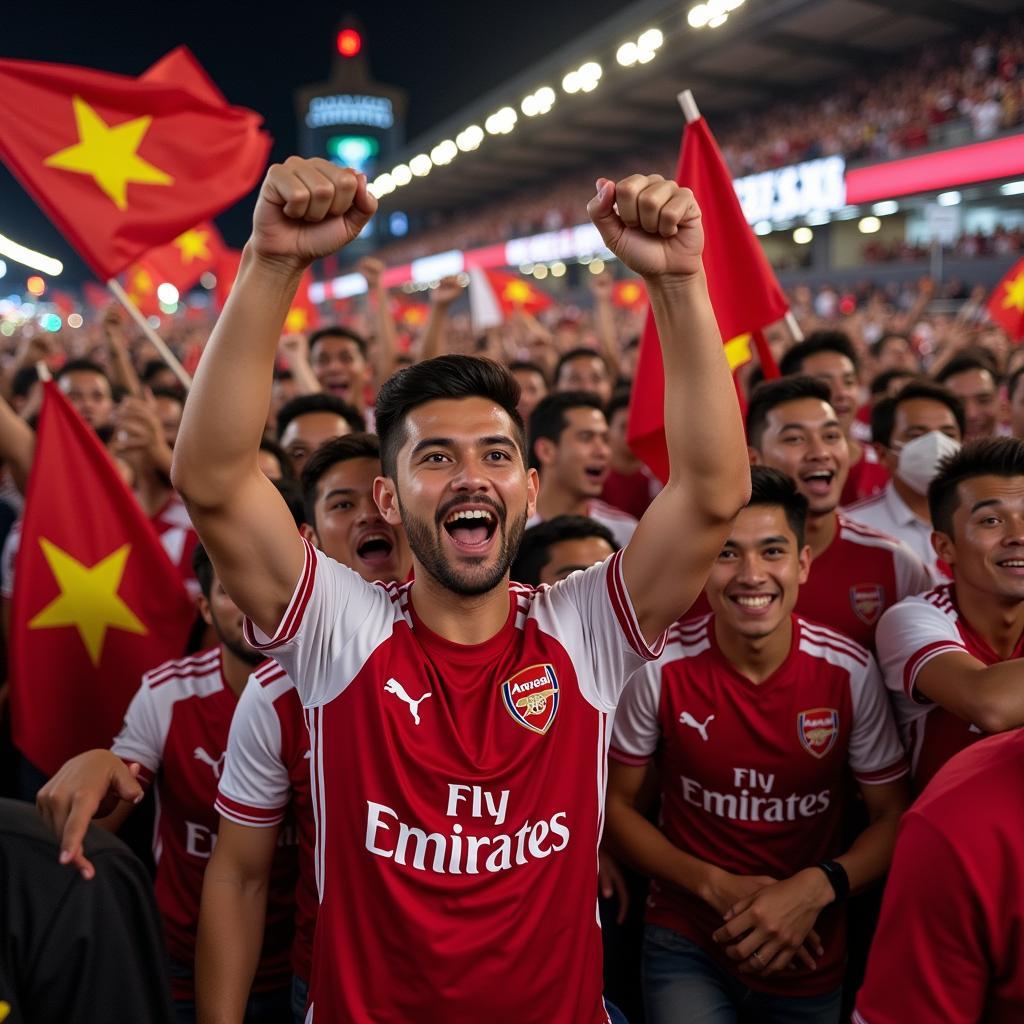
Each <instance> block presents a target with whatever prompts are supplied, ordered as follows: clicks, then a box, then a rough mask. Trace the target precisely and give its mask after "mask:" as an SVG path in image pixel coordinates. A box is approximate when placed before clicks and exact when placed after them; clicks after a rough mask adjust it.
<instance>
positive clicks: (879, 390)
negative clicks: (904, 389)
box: [868, 370, 914, 397]
mask: <svg viewBox="0 0 1024 1024" xmlns="http://www.w3.org/2000/svg"><path fill="white" fill-rule="evenodd" d="M913 376H914V374H912V373H911V372H910V371H909V370H883V371H882V372H881V373H876V374H875V376H874V377H872V378H871V383H870V384H869V385H868V391H869V392H870V393H871V395H872V397H874V396H876V395H884V394H885V393H886V392H887V391H888V390H889V385H890V384H891V383H892V382H893V381H894V380H898V379H899V378H900V377H913Z"/></svg>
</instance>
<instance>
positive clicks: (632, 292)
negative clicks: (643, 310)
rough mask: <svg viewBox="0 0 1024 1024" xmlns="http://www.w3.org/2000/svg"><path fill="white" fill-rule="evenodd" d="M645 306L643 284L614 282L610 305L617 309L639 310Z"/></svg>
mask: <svg viewBox="0 0 1024 1024" xmlns="http://www.w3.org/2000/svg"><path fill="white" fill-rule="evenodd" d="M646 304H647V289H646V288H645V287H644V286H643V282H641V281H635V280H629V281H616V282H615V284H614V286H613V287H612V305H615V306H618V307H619V309H640V307H641V306H645V305H646Z"/></svg>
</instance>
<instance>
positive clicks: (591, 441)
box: [526, 391, 637, 547]
mask: <svg viewBox="0 0 1024 1024" xmlns="http://www.w3.org/2000/svg"><path fill="white" fill-rule="evenodd" d="M529 427H530V429H529V438H530V465H531V466H532V467H533V468H534V469H536V470H537V472H538V474H539V478H540V494H539V495H538V496H537V510H536V512H535V513H534V514H533V515H532V516H531V517H530V518H529V520H528V521H527V523H526V525H527V526H536V525H537V524H538V523H541V522H543V521H544V520H546V519H552V518H553V517H554V516H589V517H590V518H591V519H595V520H597V522H599V523H601V524H602V525H603V526H607V527H608V529H609V530H611V532H612V536H613V537H614V538H615V543H616V544H618V545H619V547H624V546H625V545H626V544H628V543H629V539H630V537H632V536H633V531H634V530H635V529H636V524H637V520H636V519H634V518H633V517H632V516H631V515H630V514H629V513H628V512H623V511H622V510H621V509H617V508H612V506H611V505H608V504H606V503H605V502H603V501H601V491H602V489H603V488H604V483H605V480H607V479H608V473H609V471H610V469H611V465H612V449H611V445H610V443H609V439H608V420H607V419H605V415H604V403H603V402H602V401H601V399H600V398H598V396H597V395H595V394H593V392H590V391H556V392H553V393H552V394H550V395H546V396H545V397H544V398H542V399H541V400H540V402H538V403H537V407H536V408H535V409H534V410H533V412H532V413H531V414H530V424H529Z"/></svg>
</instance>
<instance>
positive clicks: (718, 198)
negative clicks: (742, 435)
mask: <svg viewBox="0 0 1024 1024" xmlns="http://www.w3.org/2000/svg"><path fill="white" fill-rule="evenodd" d="M676 181H677V182H678V183H679V184H680V185H685V186H686V187H687V188H690V189H692V190H693V194H694V196H695V197H696V199H697V202H698V203H699V204H700V209H701V218H702V221H703V224H704V269H705V271H706V272H707V278H708V291H709V292H710V293H711V305H712V306H713V307H714V310H715V319H716V320H717V321H718V329H719V331H721V334H722V341H723V342H724V343H725V346H726V351H727V354H729V361H730V365H731V366H732V369H733V370H734V371H735V370H736V369H737V368H738V366H740V365H742V363H743V362H744V361H746V359H745V358H744V356H745V357H746V358H749V342H750V337H751V336H753V335H755V334H756V332H757V331H759V330H760V329H762V328H764V327H766V326H767V325H768V324H771V323H774V322H775V321H777V320H781V319H782V317H783V316H785V314H786V310H787V309H788V304H787V302H786V297H785V295H784V294H783V292H782V288H781V287H780V285H779V282H778V281H777V280H776V278H775V273H774V271H773V270H772V268H771V265H770V264H769V263H768V260H767V258H766V257H765V255H764V250H763V249H762V248H761V245H760V243H759V242H758V240H757V236H756V235H755V234H754V232H753V231H752V230H751V229H750V225H749V224H747V221H746V218H745V217H744V216H743V210H742V208H741V207H740V201H739V199H738V198H737V196H736V191H735V189H734V188H733V185H732V176H731V175H730V174H729V168H728V167H727V166H726V164H725V160H724V159H723V158H722V154H721V152H720V151H719V149H718V144H717V143H716V142H715V139H714V136H713V135H712V134H711V132H710V130H709V129H708V126H707V124H706V123H705V121H704V118H702V117H700V118H698V119H697V120H696V121H693V122H691V123H690V124H688V125H687V126H686V130H685V132H684V133H683V145H682V149H681V151H680V154H679V166H678V169H677V171H676ZM744 336H747V341H746V342H743V341H742V339H743V337H744ZM755 340H756V339H755ZM760 348H761V346H759V350H760ZM764 351H765V353H766V354H767V346H764ZM766 358H767V355H766ZM765 372H766V374H767V375H768V376H773V375H776V374H777V373H778V370H777V369H776V367H775V366H774V364H772V365H770V366H766V367H765ZM664 414H665V377H664V368H663V365H662V361H661V345H660V344H659V342H658V331H657V328H656V327H655V325H654V315H653V314H652V313H648V314H647V323H646V326H645V327H644V333H643V338H642V339H641V341H640V354H639V357H638V360H637V370H636V380H635V381H634V383H633V396H632V400H631V402H630V407H629V425H628V427H627V439H628V441H629V446H630V447H631V448H632V449H633V451H634V452H635V453H636V454H637V456H638V457H639V458H641V459H643V461H644V462H645V463H647V465H648V466H649V467H650V469H651V470H652V472H654V473H655V475H656V476H658V477H659V478H660V479H661V480H667V479H668V470H669V466H668V451H667V449H666V447H665V423H664Z"/></svg>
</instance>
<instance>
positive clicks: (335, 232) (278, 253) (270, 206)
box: [252, 156, 377, 270]
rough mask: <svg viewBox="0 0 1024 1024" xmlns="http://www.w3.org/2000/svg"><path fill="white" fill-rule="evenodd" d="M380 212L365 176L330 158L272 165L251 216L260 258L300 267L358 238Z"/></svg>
mask: <svg viewBox="0 0 1024 1024" xmlns="http://www.w3.org/2000/svg"><path fill="white" fill-rule="evenodd" d="M376 210H377V200H376V199H375V198H374V197H373V196H372V195H371V194H370V193H369V192H368V191H367V188H366V175H365V174H357V173H356V172H355V171H352V170H349V169H348V168H347V167H339V166H338V165H337V164H332V163H331V162H330V161H329V160H322V159H321V158H319V157H314V158H312V159H310V160H303V159H302V158H300V157H297V156H290V157H289V158H288V159H287V160H285V162H284V163H283V164H273V165H272V166H271V168H270V170H269V171H267V176H266V178H265V179H264V181H263V187H262V188H261V189H260V195H259V199H257V201H256V211H255V213H254V214H253V219H252V248H253V251H254V252H255V254H256V255H257V256H260V257H263V258H265V259H268V260H273V261H276V262H279V263H283V264H285V265H288V266H291V267H293V268H295V269H298V270H302V269H305V268H306V267H307V266H309V264H310V263H312V262H313V260H316V259H320V258H321V257H323V256H329V255H330V254H331V253H334V252H337V251H338V250H339V249H341V248H343V247H344V246H346V245H348V243H349V242H351V241H353V239H355V238H357V237H358V235H359V232H360V231H362V230H363V228H364V227H365V226H366V222H367V221H368V220H369V219H370V218H371V217H372V216H373V215H374V213H375V212H376Z"/></svg>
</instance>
